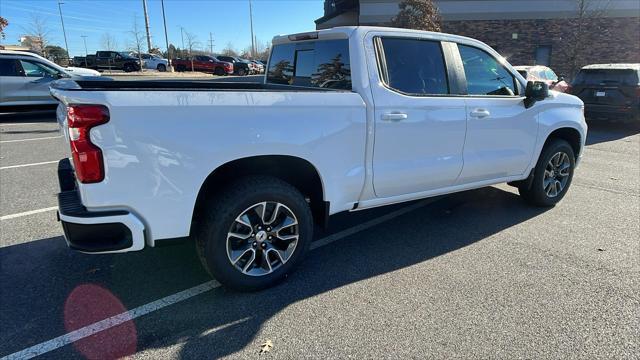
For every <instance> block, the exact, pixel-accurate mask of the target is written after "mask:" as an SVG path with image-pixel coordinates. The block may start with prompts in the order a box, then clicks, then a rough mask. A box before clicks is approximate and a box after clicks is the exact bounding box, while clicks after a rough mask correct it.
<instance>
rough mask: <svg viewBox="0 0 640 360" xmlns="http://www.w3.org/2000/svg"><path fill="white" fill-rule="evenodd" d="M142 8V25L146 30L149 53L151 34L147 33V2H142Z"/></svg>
mask: <svg viewBox="0 0 640 360" xmlns="http://www.w3.org/2000/svg"><path fill="white" fill-rule="evenodd" d="M142 8H143V9H144V25H145V27H146V28H147V47H148V52H149V53H151V49H152V47H151V33H150V32H149V14H148V13H147V0H142Z"/></svg>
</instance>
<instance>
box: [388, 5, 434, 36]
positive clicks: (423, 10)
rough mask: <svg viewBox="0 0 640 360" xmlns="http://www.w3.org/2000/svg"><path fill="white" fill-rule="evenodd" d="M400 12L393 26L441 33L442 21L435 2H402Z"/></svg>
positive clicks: (392, 21)
mask: <svg viewBox="0 0 640 360" xmlns="http://www.w3.org/2000/svg"><path fill="white" fill-rule="evenodd" d="M399 7H400V11H399V12H398V15H396V16H395V17H394V18H393V19H391V26H393V27H399V28H405V29H414V30H426V31H440V29H441V24H442V19H441V18H440V13H439V11H438V7H437V6H436V4H434V2H433V0H402V1H401V2H400V5H399Z"/></svg>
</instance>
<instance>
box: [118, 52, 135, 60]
mask: <svg viewBox="0 0 640 360" xmlns="http://www.w3.org/2000/svg"><path fill="white" fill-rule="evenodd" d="M118 54H120V55H121V56H122V57H123V58H127V59H132V58H133V56H131V54H129V53H126V52H119V53H118Z"/></svg>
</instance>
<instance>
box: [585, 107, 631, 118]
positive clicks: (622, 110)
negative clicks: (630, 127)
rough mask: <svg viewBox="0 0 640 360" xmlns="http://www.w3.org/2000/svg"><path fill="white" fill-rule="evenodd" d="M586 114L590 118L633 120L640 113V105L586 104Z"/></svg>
mask: <svg viewBox="0 0 640 360" xmlns="http://www.w3.org/2000/svg"><path fill="white" fill-rule="evenodd" d="M584 114H585V117H586V118H587V119H588V120H599V119H601V120H633V119H636V118H637V117H638V116H639V115H640V107H638V105H635V106H617V105H601V104H585V109H584Z"/></svg>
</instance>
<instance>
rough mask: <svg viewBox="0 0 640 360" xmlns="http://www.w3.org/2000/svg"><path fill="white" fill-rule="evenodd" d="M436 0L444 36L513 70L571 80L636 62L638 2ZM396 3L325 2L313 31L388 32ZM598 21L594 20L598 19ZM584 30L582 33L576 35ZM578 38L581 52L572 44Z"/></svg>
mask: <svg viewBox="0 0 640 360" xmlns="http://www.w3.org/2000/svg"><path fill="white" fill-rule="evenodd" d="M583 1H584V3H585V5H586V6H587V11H586V12H583V14H584V15H583V16H580V11H579V10H578V3H579V0H535V1H533V0H436V1H435V3H436V4H437V5H438V8H439V9H440V15H441V16H442V20H443V24H442V25H443V26H442V27H443V31H444V32H447V33H452V34H458V35H464V36H469V37H473V38H476V39H479V40H481V41H484V42H485V43H487V44H489V45H490V46H492V47H493V48H495V49H496V50H498V51H499V52H500V53H501V54H502V55H503V56H504V57H506V58H507V59H509V62H510V63H511V64H513V65H534V64H540V65H548V66H550V67H551V68H553V69H554V70H555V71H556V72H557V73H559V74H566V75H568V76H571V74H572V73H573V72H575V70H577V69H579V68H580V67H581V66H583V65H587V64H593V63H619V62H633V63H638V62H640V1H639V0H583ZM399 3H400V0H360V1H358V0H325V9H324V16H323V17H321V18H320V19H317V20H316V27H317V28H318V29H324V28H328V27H333V26H341V25H376V26H389V25H390V24H391V19H392V18H393V17H394V16H395V15H396V14H397V13H398V4H399ZM596 15H597V16H596ZM579 24H582V25H583V26H582V28H583V29H584V30H583V31H578V27H579ZM576 37H579V38H580V39H581V41H580V42H579V43H580V44H583V45H582V49H581V50H578V51H576V50H575V45H573V44H575V43H576V42H575V41H574V40H573V39H575V38H576Z"/></svg>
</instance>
